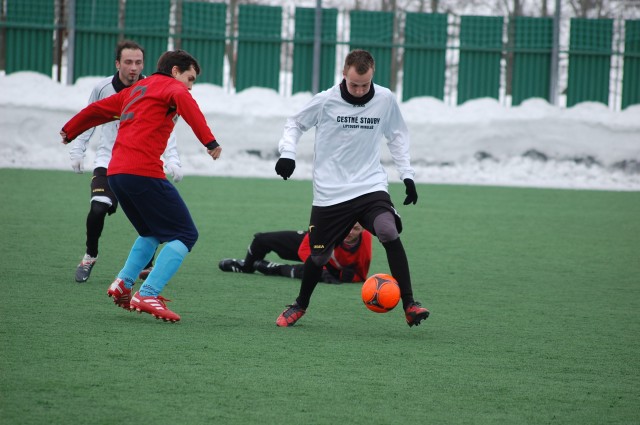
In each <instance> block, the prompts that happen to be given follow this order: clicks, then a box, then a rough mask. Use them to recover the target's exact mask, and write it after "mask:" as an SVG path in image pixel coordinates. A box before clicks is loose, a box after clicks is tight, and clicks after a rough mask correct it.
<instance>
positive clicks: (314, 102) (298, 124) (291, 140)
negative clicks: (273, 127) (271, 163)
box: [275, 95, 324, 180]
mask: <svg viewBox="0 0 640 425" xmlns="http://www.w3.org/2000/svg"><path fill="white" fill-rule="evenodd" d="M323 99H324V97H323V96H317V95H316V96H314V97H313V98H312V99H311V100H310V101H309V103H307V105H306V106H305V107H304V108H303V109H302V110H301V111H300V112H298V113H297V114H295V115H293V116H291V117H289V118H287V121H286V122H285V125H284V131H283V133H282V138H281V139H280V141H279V142H278V152H279V153H280V158H279V159H278V162H276V167H275V170H276V174H277V175H279V176H280V177H282V178H283V179H284V180H287V179H288V178H289V177H291V175H292V174H293V172H294V171H295V169H296V148H297V145H298V142H299V141H300V138H301V137H302V135H303V134H304V132H305V131H307V130H309V129H310V128H311V127H313V126H315V125H316V124H317V123H318V117H319V115H320V112H321V111H322V106H323V105H324V100H323Z"/></svg>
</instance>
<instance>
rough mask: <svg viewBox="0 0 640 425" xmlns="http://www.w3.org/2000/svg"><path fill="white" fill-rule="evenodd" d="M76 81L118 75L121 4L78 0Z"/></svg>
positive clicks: (113, 0) (107, 1)
mask: <svg viewBox="0 0 640 425" xmlns="http://www.w3.org/2000/svg"><path fill="white" fill-rule="evenodd" d="M75 17H76V22H75V49H74V55H73V69H74V73H73V75H74V81H75V80H77V79H78V78H80V77H85V76H88V75H95V76H99V75H108V74H109V73H112V72H115V47H116V44H117V43H118V26H119V21H118V0H102V1H100V2H97V1H93V0H76V13H75Z"/></svg>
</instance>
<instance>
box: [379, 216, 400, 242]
mask: <svg viewBox="0 0 640 425" xmlns="http://www.w3.org/2000/svg"><path fill="white" fill-rule="evenodd" d="M373 230H374V231H375V232H376V236H378V239H379V240H380V242H382V243H386V242H391V241H394V240H396V239H398V237H399V236H400V235H399V234H398V228H397V227H396V220H395V218H394V217H393V214H391V213H390V212H385V213H382V214H380V215H379V216H377V217H376V218H375V220H374V221H373Z"/></svg>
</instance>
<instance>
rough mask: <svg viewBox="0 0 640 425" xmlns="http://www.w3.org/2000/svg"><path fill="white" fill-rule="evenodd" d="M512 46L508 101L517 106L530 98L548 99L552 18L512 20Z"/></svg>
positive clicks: (520, 18)
mask: <svg viewBox="0 0 640 425" xmlns="http://www.w3.org/2000/svg"><path fill="white" fill-rule="evenodd" d="M514 26H515V35H514V37H515V45H514V54H513V79H512V84H511V99H512V100H511V103H512V105H519V104H520V103H522V101H523V100H525V99H529V98H532V97H540V98H543V99H547V100H549V101H551V99H550V96H549V94H550V92H549V85H550V82H551V52H552V49H553V19H551V18H525V17H518V18H516V19H515V20H514Z"/></svg>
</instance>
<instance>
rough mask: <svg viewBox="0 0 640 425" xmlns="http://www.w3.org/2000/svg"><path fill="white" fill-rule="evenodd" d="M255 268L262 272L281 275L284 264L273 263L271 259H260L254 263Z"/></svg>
mask: <svg viewBox="0 0 640 425" xmlns="http://www.w3.org/2000/svg"><path fill="white" fill-rule="evenodd" d="M253 268H254V269H256V270H258V271H259V272H260V273H262V274H266V275H272V276H279V275H280V269H281V268H282V264H278V263H272V262H271V261H265V260H258V261H256V262H255V263H253Z"/></svg>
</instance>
